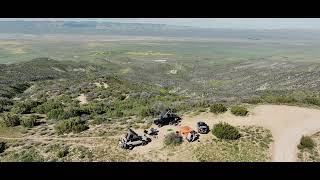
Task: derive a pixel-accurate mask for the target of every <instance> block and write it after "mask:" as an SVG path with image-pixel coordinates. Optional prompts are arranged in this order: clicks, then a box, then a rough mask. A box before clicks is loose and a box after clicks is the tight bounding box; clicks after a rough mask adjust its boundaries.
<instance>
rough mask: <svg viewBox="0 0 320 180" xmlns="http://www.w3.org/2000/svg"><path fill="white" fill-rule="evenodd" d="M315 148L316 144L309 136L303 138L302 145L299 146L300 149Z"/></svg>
mask: <svg viewBox="0 0 320 180" xmlns="http://www.w3.org/2000/svg"><path fill="white" fill-rule="evenodd" d="M314 147H315V143H314V142H313V140H312V139H311V137H309V136H302V137H301V139H300V144H299V145H298V148H299V149H305V148H306V149H313V148H314Z"/></svg>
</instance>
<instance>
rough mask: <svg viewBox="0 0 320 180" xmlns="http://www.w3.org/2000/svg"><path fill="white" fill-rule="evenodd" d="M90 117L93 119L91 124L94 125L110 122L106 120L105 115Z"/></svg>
mask: <svg viewBox="0 0 320 180" xmlns="http://www.w3.org/2000/svg"><path fill="white" fill-rule="evenodd" d="M91 117H92V118H93V122H92V123H93V124H96V125H98V124H103V123H108V122H111V119H109V118H107V117H106V116H105V115H96V116H93V115H92V116H91Z"/></svg>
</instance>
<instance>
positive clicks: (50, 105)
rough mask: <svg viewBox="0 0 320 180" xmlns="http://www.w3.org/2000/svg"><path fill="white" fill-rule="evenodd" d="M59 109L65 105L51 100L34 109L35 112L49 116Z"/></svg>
mask: <svg viewBox="0 0 320 180" xmlns="http://www.w3.org/2000/svg"><path fill="white" fill-rule="evenodd" d="M59 108H60V109H62V108H63V104H62V103H61V102H56V101H54V100H50V101H47V102H45V103H43V104H41V105H39V106H37V107H36V108H34V111H35V112H37V113H40V114H47V113H48V112H49V111H51V110H53V109H59Z"/></svg>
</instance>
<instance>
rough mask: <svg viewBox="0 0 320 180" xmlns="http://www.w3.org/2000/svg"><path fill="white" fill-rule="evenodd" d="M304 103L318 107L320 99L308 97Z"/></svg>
mask: <svg viewBox="0 0 320 180" xmlns="http://www.w3.org/2000/svg"><path fill="white" fill-rule="evenodd" d="M304 102H305V103H307V104H312V105H316V106H320V98H316V97H306V98H305V99H304Z"/></svg>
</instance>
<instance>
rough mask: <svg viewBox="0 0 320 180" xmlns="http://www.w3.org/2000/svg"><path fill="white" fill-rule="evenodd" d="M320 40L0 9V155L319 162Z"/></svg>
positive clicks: (17, 158) (280, 32)
mask: <svg viewBox="0 0 320 180" xmlns="http://www.w3.org/2000/svg"><path fill="white" fill-rule="evenodd" d="M261 21H263V20H261ZM319 49H320V31H319V29H311V28H309V29H308V28H306V29H303V28H300V29H299V28H297V29H290V28H283V29H250V28H248V29H243V28H239V29H236V28H214V27H194V26H187V25H171V24H162V23H157V22H156V21H155V22H154V23H140V22H139V23H137V22H131V23H130V22H113V21H108V20H107V19H106V20H105V21H103V22H100V21H89V20H81V21H75V20H66V19H56V20H54V21H53V20H43V21H37V20H19V19H18V20H1V19H0V162H319V161H320V51H319Z"/></svg>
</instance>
